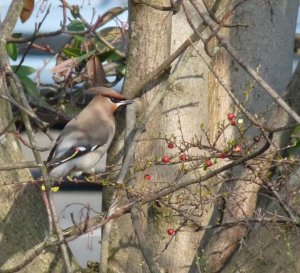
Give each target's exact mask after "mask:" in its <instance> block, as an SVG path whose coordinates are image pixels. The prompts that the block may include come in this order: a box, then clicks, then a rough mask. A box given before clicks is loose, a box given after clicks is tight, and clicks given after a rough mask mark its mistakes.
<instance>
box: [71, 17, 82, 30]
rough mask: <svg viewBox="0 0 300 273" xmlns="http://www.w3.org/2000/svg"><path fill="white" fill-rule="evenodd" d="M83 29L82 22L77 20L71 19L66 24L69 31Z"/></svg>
mask: <svg viewBox="0 0 300 273" xmlns="http://www.w3.org/2000/svg"><path fill="white" fill-rule="evenodd" d="M84 29H85V26H84V24H83V23H82V22H81V21H79V20H76V19H75V20H73V21H72V22H71V23H70V24H69V25H68V26H67V30H69V31H83V30H84Z"/></svg>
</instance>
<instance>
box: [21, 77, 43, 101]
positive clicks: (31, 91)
mask: <svg viewBox="0 0 300 273" xmlns="http://www.w3.org/2000/svg"><path fill="white" fill-rule="evenodd" d="M18 77H19V79H20V81H21V83H22V84H23V86H24V88H25V89H26V91H27V94H28V95H29V96H30V97H32V98H34V97H37V96H40V92H39V90H38V88H37V86H36V83H35V82H34V81H33V80H32V79H30V78H29V77H27V76H26V75H18Z"/></svg>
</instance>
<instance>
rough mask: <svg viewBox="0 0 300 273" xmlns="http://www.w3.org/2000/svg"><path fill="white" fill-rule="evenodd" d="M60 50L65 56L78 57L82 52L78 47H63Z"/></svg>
mask: <svg viewBox="0 0 300 273" xmlns="http://www.w3.org/2000/svg"><path fill="white" fill-rule="evenodd" d="M62 52H63V53H64V54H65V55H66V57H79V56H81V55H83V54H84V52H82V51H81V50H80V49H78V48H69V47H67V48H63V49H62Z"/></svg>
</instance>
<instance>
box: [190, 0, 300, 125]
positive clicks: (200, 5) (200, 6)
mask: <svg viewBox="0 0 300 273" xmlns="http://www.w3.org/2000/svg"><path fill="white" fill-rule="evenodd" d="M190 1H191V3H192V4H193V6H194V7H195V9H196V10H197V12H198V13H199V15H200V16H201V18H202V19H203V21H204V22H205V23H206V24H207V26H208V27H209V28H210V29H211V31H212V32H213V33H214V34H215V36H216V38H217V39H218V41H219V42H220V44H221V45H222V46H223V47H224V48H225V49H226V50H227V52H228V53H229V54H230V56H231V57H232V58H233V59H234V60H235V61H236V62H237V63H238V64H239V65H240V66H241V67H242V68H243V69H244V70H245V71H246V72H247V73H248V74H249V75H250V76H251V77H252V78H253V79H254V80H255V81H256V82H257V83H258V84H259V85H260V86H261V87H262V88H263V90H265V91H266V92H267V93H268V94H269V95H270V96H271V97H272V98H273V99H274V101H276V103H277V104H278V105H280V106H281V107H282V108H283V109H284V110H285V111H286V112H287V113H288V114H289V115H290V116H291V117H293V119H294V120H295V121H297V122H298V123H300V117H299V116H298V114H297V113H296V112H295V111H294V110H293V109H292V108H291V107H290V106H289V105H288V104H287V103H286V102H285V101H284V100H283V99H282V98H281V96H280V95H278V93H277V92H276V91H275V90H274V89H273V88H272V87H271V86H270V85H269V84H268V83H267V82H266V81H265V80H264V79H263V78H262V77H261V76H260V75H259V74H258V73H257V72H256V71H255V70H254V69H253V68H251V67H250V66H249V65H248V64H247V63H246V62H245V61H244V60H243V59H242V58H241V57H240V56H239V54H238V52H237V51H236V50H235V49H234V48H233V47H232V46H231V44H230V43H229V42H228V41H226V40H225V39H224V37H223V36H222V35H221V34H220V32H219V27H218V25H216V24H215V23H214V22H213V20H212V19H211V18H210V17H209V15H208V13H207V11H206V9H205V6H204V5H203V2H202V1H196V0H190ZM197 33H198V32H197ZM199 38H200V39H201V40H202V41H203V42H205V41H204V39H203V38H202V36H201V35H200V34H199Z"/></svg>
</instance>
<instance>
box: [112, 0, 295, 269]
mask: <svg viewBox="0 0 300 273" xmlns="http://www.w3.org/2000/svg"><path fill="white" fill-rule="evenodd" d="M206 2H210V1H206ZM238 2H240V1H220V2H218V3H219V6H218V7H217V12H216V16H217V18H222V16H224V15H226V13H228V12H229V11H230V10H231V9H232V8H233V7H234V5H235V4H237V3H238ZM296 2H297V1H277V0H276V1H258V0H257V1H246V2H244V3H243V4H242V5H240V6H239V7H238V8H237V9H236V10H235V11H234V13H233V14H231V16H229V20H227V21H226V24H227V25H229V24H232V25H235V24H236V25H240V26H239V27H233V28H223V29H222V30H221V33H222V35H223V36H225V37H226V40H227V41H229V42H230V43H231V45H232V46H233V47H234V48H235V49H236V50H237V51H238V53H239V55H240V56H241V57H242V58H243V59H244V60H245V61H246V63H247V64H249V65H250V66H251V67H252V68H254V69H256V70H257V71H258V72H259V74H260V75H261V76H262V77H263V78H264V79H265V80H266V81H267V82H268V83H270V84H271V86H272V87H273V88H274V89H275V90H277V91H279V92H280V94H282V92H283V91H284V89H285V88H286V86H287V84H288V81H289V79H290V77H291V68H292V58H293V34H294V29H295V20H296V15H297V3H296ZM151 3H152V4H153V3H154V2H151ZM155 3H156V2H155ZM155 3H154V4H155ZM156 4H157V5H161V6H168V5H169V3H168V1H166V2H163V3H162V2H159V1H157V3H156ZM184 4H185V5H186V8H187V10H188V14H189V17H190V19H191V20H192V21H193V22H194V24H195V25H196V26H197V25H198V24H199V22H200V21H201V20H199V15H198V14H197V12H196V11H195V10H194V9H193V8H191V7H190V6H189V5H187V4H186V3H185V2H184ZM208 4H209V3H208ZM214 8H215V7H214ZM287 15H288V16H287ZM171 16H172V15H171V14H170V13H168V12H161V11H157V10H155V9H153V8H151V7H149V6H146V5H143V4H133V5H132V6H131V7H130V50H129V59H128V68H127V69H128V71H127V75H126V81H125V83H124V90H125V94H126V95H127V96H130V97H134V96H135V95H136V94H132V93H131V92H130V90H131V88H134V87H135V86H136V85H138V84H139V83H140V82H141V81H142V79H143V78H144V77H145V75H146V74H147V73H149V72H151V71H152V70H154V69H155V68H156V67H157V66H158V65H159V64H160V63H162V62H163V61H164V60H165V59H166V58H167V57H168V55H169V45H171V52H172V51H174V50H175V49H176V48H177V47H178V46H179V45H180V44H181V43H182V42H183V41H184V40H185V39H186V38H187V37H188V35H189V34H190V33H192V31H191V29H190V28H189V26H188V24H187V23H186V18H185V14H184V13H183V11H182V10H181V11H180V12H179V13H178V14H176V15H175V16H172V37H171V40H170V36H169V35H170V28H169V24H170V19H171ZM241 25H243V26H244V25H247V27H241ZM208 35H209V33H206V36H205V35H204V36H205V37H207V36H208ZM169 41H171V44H169V43H170V42H169ZM194 46H195V47H196V48H197V52H196V51H195V50H187V52H186V53H185V57H187V56H188V61H187V62H186V61H185V60H184V57H183V61H182V62H178V67H179V68H178V69H182V71H181V73H180V76H179V77H178V79H177V80H176V81H175V82H174V83H173V85H172V88H171V91H169V93H167V96H166V97H164V99H163V100H162V102H161V103H160V105H159V106H158V107H157V108H156V110H155V113H154V114H153V115H152V117H151V120H150V121H149V122H148V124H147V127H146V131H145V132H144V133H143V135H142V136H141V138H140V140H139V143H138V145H137V149H136V152H135V166H134V168H133V170H134V172H135V179H136V181H137V182H136V187H135V190H137V191H139V192H140V194H146V193H147V191H148V190H151V189H153V188H155V186H161V185H166V184H170V185H173V184H175V183H176V179H179V178H181V177H182V174H183V171H184V169H185V168H189V167H192V166H193V164H198V165H197V167H199V165H201V164H203V161H199V162H197V163H195V162H191V163H187V162H184V163H182V162H181V163H179V164H170V165H164V164H155V163H157V162H158V161H160V158H161V157H163V156H165V155H168V156H171V161H172V162H175V161H177V162H176V163H178V161H180V160H179V156H180V154H182V153H186V155H187V157H188V158H192V157H193V156H203V155H206V156H208V157H209V154H207V153H205V154H204V153H203V151H202V150H200V149H199V148H198V147H195V148H193V149H190V148H188V149H187V143H194V140H195V139H196V138H195V136H196V137H197V138H198V139H201V144H207V142H208V141H211V142H213V141H214V140H215V138H216V137H217V135H218V132H219V130H220V127H221V124H222V123H223V122H224V121H225V122H227V123H228V121H227V114H228V113H229V112H233V113H236V114H237V115H238V118H241V119H243V120H244V121H243V122H244V123H243V126H245V127H247V126H248V125H249V123H248V121H247V120H246V118H245V117H243V115H242V114H241V113H240V112H238V110H237V107H236V106H234V104H233V102H232V100H231V99H230V97H229V96H228V94H227V93H226V92H225V90H224V89H223V87H222V86H221V85H220V83H219V82H218V80H217V79H216V78H215V77H214V76H213V74H212V73H209V72H208V68H207V66H206V65H205V64H204V62H203V59H202V58H201V57H200V56H199V55H201V56H203V57H204V58H205V59H206V60H209V58H208V57H207V56H206V54H205V53H204V52H205V51H204V50H203V48H202V45H201V43H198V44H196V45H194ZM218 47H219V46H218V43H217V42H216V41H214V40H212V42H211V43H209V45H208V47H207V50H209V52H210V53H211V54H215V56H214V58H213V59H214V61H213V65H212V68H213V70H214V71H216V73H217V74H218V76H219V78H220V79H222V80H223V81H224V82H225V84H226V86H227V87H228V88H229V89H231V90H232V91H233V92H234V95H235V96H236V97H237V98H238V99H239V100H240V102H241V103H242V104H243V106H244V107H245V108H246V109H247V110H248V111H250V112H251V113H252V114H258V115H259V116H260V117H261V118H264V120H267V119H268V118H269V117H270V113H271V110H272V109H273V108H274V104H273V100H272V99H271V98H270V97H269V96H268V95H266V93H264V91H263V90H262V89H261V88H259V87H258V85H257V84H255V82H254V81H253V79H252V78H250V77H249V75H247V74H246V73H245V71H244V70H243V69H242V68H241V67H240V66H239V65H238V64H236V63H235V62H234V60H233V59H232V58H231V57H230V56H229V54H228V53H227V52H226V50H225V49H220V48H218ZM189 54H190V55H189ZM183 64H184V67H183ZM174 67H175V65H174ZM174 70H176V69H175V68H174ZM159 88H160V85H157V86H155V88H153V86H152V85H151V86H148V87H147V88H146V89H145V90H144V93H143V97H142V104H143V107H144V108H146V107H147V105H148V104H149V103H150V102H151V99H152V97H153V95H154V94H155V92H159V91H158V90H159ZM143 107H142V108H143ZM202 125H203V126H202ZM205 130H207V132H206V133H204V131H205ZM237 133H238V132H237V127H235V126H232V127H229V129H226V132H225V133H224V134H222V136H221V137H220V140H219V142H220V143H221V142H223V145H220V147H225V146H226V144H227V142H228V141H230V140H234V139H235V138H237ZM257 133H258V130H256V129H250V130H249V131H248V132H247V135H245V136H246V138H247V139H248V140H249V139H252V138H253V137H254V136H256V135H257ZM206 137H207V139H206ZM236 140H238V141H240V139H236ZM167 142H172V143H173V144H174V145H175V148H174V149H168V148H167ZM218 147H219V146H218ZM187 150H188V151H187ZM173 156H174V157H173ZM218 161H219V162H218V166H220V165H221V164H222V163H221V161H220V160H218ZM226 163H228V161H226ZM195 166H196V165H195ZM208 171H209V170H208ZM203 172H206V170H202V171H201V172H198V171H197V172H196V171H195V172H192V173H191V175H190V176H188V177H185V178H186V179H189V178H195V177H196V178H197V177H199V176H200V175H201V174H203ZM146 174H149V175H150V177H151V179H150V182H149V181H147V180H145V179H144V178H143V177H144V175H146ZM230 175H231V177H233V178H234V179H233V181H234V182H229V183H225V182H224V183H223V185H222V181H223V179H222V178H219V177H218V178H217V177H216V178H214V179H211V180H210V181H207V182H205V183H201V184H200V183H199V184H198V185H196V186H193V187H188V188H185V189H183V190H180V191H177V192H175V193H173V194H171V195H170V196H166V197H164V198H162V199H161V200H158V201H156V202H153V203H151V204H149V205H148V206H147V207H146V208H144V209H143V211H142V212H141V213H140V216H141V217H143V223H142V227H143V230H144V233H145V234H146V238H147V242H148V244H149V246H150V247H151V248H152V252H153V255H154V260H155V261H156V262H157V264H158V265H159V268H160V270H161V272H169V273H172V272H174V273H175V272H176V273H181V272H199V270H201V272H202V271H203V272H220V271H221V270H222V269H223V268H224V266H225V265H226V263H227V262H228V261H229V259H230V257H231V256H232V255H233V254H234V252H235V251H236V250H237V248H238V247H239V246H240V242H241V241H242V240H243V239H244V237H245V236H246V235H247V233H248V232H249V229H248V228H245V226H241V225H240V226H234V227H231V228H227V229H218V230H216V232H215V233H214V234H212V231H208V232H206V233H204V232H202V231H198V232H196V231H195V230H197V226H199V225H202V226H205V225H207V224H208V223H212V224H215V223H216V215H217V211H218V208H216V209H215V213H213V203H214V200H215V199H217V196H218V195H217V193H219V196H223V197H224V196H225V197H226V198H224V199H225V210H224V208H223V221H224V222H226V221H231V220H233V221H234V220H241V219H245V218H247V217H251V216H252V215H253V213H254V209H255V207H256V201H257V196H258V191H259V189H260V185H259V184H257V183H253V181H254V180H253V181H251V182H249V181H248V180H249V179H248V178H249V177H250V175H252V174H250V173H249V172H248V170H247V169H246V168H244V167H243V166H241V167H237V168H234V169H233V171H232V173H231V174H230ZM250 178H251V179H252V177H250ZM174 181H175V182H174ZM235 181H237V182H235ZM254 182H256V181H254ZM172 183H173V184H172ZM193 201H194V202H196V203H197V205H198V206H195V203H193ZM221 220H222V219H221ZM194 223H196V224H197V225H194ZM169 228H172V229H174V230H175V235H174V237H172V236H170V235H168V233H167V231H168V229H169ZM224 246H225V247H224ZM197 249H198V253H197ZM195 253H197V254H196V256H195ZM132 257H134V260H133V259H132ZM110 270H111V271H112V272H147V271H148V269H147V266H146V265H145V262H144V260H143V258H142V255H141V253H140V250H139V245H138V243H137V241H136V238H135V234H134V232H133V230H132V224H131V219H130V217H129V216H122V217H121V218H120V219H118V220H117V221H116V222H115V224H114V227H113V232H112V234H111V252H110ZM205 270H207V271H205ZM226 272H230V270H229V271H226ZM253 272H255V271H253ZM256 272H259V271H256Z"/></svg>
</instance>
